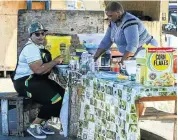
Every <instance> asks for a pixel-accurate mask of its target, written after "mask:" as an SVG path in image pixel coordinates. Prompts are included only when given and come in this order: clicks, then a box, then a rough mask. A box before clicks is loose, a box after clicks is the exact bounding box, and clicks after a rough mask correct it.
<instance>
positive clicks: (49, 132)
mask: <svg viewBox="0 0 178 140" xmlns="http://www.w3.org/2000/svg"><path fill="white" fill-rule="evenodd" d="M41 130H42V131H43V133H45V134H47V135H52V134H55V132H54V131H53V130H52V129H50V128H49V125H48V123H47V122H44V123H43V124H42V128H41Z"/></svg>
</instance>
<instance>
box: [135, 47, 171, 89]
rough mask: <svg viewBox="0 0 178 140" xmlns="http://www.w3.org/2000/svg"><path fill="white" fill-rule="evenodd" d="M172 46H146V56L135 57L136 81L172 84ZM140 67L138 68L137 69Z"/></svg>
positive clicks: (155, 84) (164, 84) (148, 84)
mask: <svg viewBox="0 0 178 140" xmlns="http://www.w3.org/2000/svg"><path fill="white" fill-rule="evenodd" d="M173 51H174V49H173V48H147V52H146V58H137V60H136V61H137V66H138V67H139V68H138V69H137V81H138V82H140V83H142V81H143V79H144V82H143V83H142V84H144V85H147V86H150V85H151V86H173V85H174V73H173V60H174V59H173ZM139 69H140V70H139Z"/></svg>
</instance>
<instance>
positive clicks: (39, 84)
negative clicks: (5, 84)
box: [13, 75, 65, 120]
mask: <svg viewBox="0 0 178 140" xmlns="http://www.w3.org/2000/svg"><path fill="white" fill-rule="evenodd" d="M13 83H14V87H15V90H16V91H17V92H18V93H19V96H23V97H30V98H31V99H32V100H34V101H35V102H37V103H39V104H41V105H42V107H41V108H40V112H39V114H38V118H41V119H44V120H48V119H50V118H51V117H52V116H53V117H59V114H60V110H61V106H62V99H63V96H64V92H65V89H63V88H62V87H61V86H60V85H59V84H57V83H56V82H55V81H53V80H50V79H48V78H47V76H36V75H31V76H26V77H23V78H20V79H17V80H15V81H13ZM60 97H61V99H60ZM56 99H57V100H56ZM59 99H60V100H59ZM55 100H56V101H55ZM55 102H56V103H55Z"/></svg>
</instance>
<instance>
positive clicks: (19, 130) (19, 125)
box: [16, 99, 24, 136]
mask: <svg viewBox="0 0 178 140" xmlns="http://www.w3.org/2000/svg"><path fill="white" fill-rule="evenodd" d="M16 108H17V135H18V136H24V133H23V130H24V128H23V126H24V124H23V123H24V116H23V99H21V100H17V103H16Z"/></svg>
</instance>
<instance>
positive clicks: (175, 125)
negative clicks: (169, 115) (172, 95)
mask: <svg viewBox="0 0 178 140" xmlns="http://www.w3.org/2000/svg"><path fill="white" fill-rule="evenodd" d="M174 112H175V114H176V115H177V100H176V101H175V108H174ZM173 140H177V118H176V119H174V132H173Z"/></svg>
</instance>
